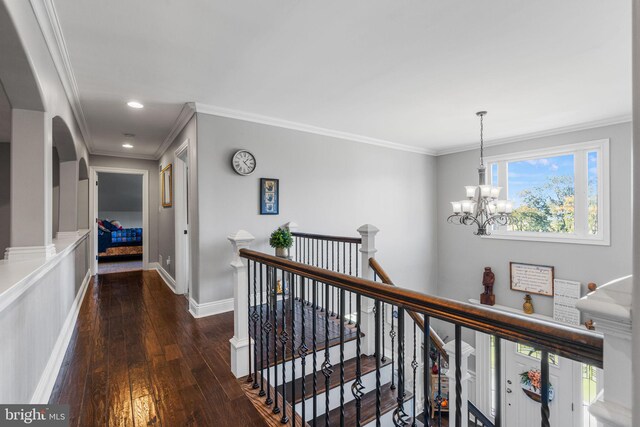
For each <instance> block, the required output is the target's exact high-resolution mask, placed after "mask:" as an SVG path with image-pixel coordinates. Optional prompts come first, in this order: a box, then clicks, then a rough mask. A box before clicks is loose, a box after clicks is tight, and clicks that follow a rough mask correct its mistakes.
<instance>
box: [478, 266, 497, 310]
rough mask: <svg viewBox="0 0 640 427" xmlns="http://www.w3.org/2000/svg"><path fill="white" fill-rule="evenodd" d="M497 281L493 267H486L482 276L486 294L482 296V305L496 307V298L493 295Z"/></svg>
mask: <svg viewBox="0 0 640 427" xmlns="http://www.w3.org/2000/svg"><path fill="white" fill-rule="evenodd" d="M495 281H496V275H495V274H493V271H491V267H485V268H484V273H483V274H482V286H484V292H483V293H481V294H480V303H481V304H485V305H494V304H495V303H496V296H495V295H494V293H493V284H494V283H495Z"/></svg>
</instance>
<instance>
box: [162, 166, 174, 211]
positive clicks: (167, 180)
mask: <svg viewBox="0 0 640 427" xmlns="http://www.w3.org/2000/svg"><path fill="white" fill-rule="evenodd" d="M171 166H172V165H171V163H169V164H168V165H167V166H165V167H164V169H162V172H160V187H161V190H160V191H161V192H162V207H163V208H170V207H171V206H173V173H172V168H171Z"/></svg>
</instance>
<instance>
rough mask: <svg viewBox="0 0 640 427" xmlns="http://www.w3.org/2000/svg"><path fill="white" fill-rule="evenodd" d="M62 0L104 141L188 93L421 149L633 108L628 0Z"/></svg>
mask: <svg viewBox="0 0 640 427" xmlns="http://www.w3.org/2000/svg"><path fill="white" fill-rule="evenodd" d="M53 1H54V4H55V7H56V9H57V15H58V19H59V23H60V28H61V30H62V33H63V35H64V40H65V41H66V48H67V49H68V53H69V58H70V62H71V66H72V70H73V72H74V74H75V79H76V81H77V85H78V89H79V94H80V104H81V107H82V109H83V111H84V115H85V117H86V120H87V123H88V127H89V129H90V134H91V140H92V141H91V145H92V150H94V151H99V152H111V153H123V152H124V149H123V148H121V144H122V142H123V137H122V134H123V133H134V134H136V135H137V136H136V138H135V142H134V145H135V149H134V150H133V153H134V154H135V155H140V156H154V155H156V154H157V153H156V151H157V149H158V147H159V146H160V145H161V144H162V142H163V141H164V139H165V138H166V137H167V135H168V134H169V132H170V130H171V128H172V126H173V124H174V122H175V121H176V118H177V117H178V115H179V113H180V110H181V108H182V105H183V103H185V102H197V103H202V104H206V105H209V106H214V107H215V109H219V108H222V109H229V110H235V111H237V112H241V113H240V115H242V114H254V115H261V116H267V117H270V118H274V119H280V120H286V121H289V122H296V123H299V124H302V125H308V126H315V127H319V128H324V129H328V130H333V131H339V132H346V133H351V134H355V135H360V136H362V137H366V138H374V139H378V140H383V141H389V142H393V143H397V144H404V145H409V146H412V147H416V148H417V149H419V150H423V151H426V152H437V151H442V150H445V151H446V150H450V149H452V148H454V147H459V146H466V145H468V144H469V143H474V142H475V141H477V138H478V122H477V118H476V116H475V114H474V113H475V112H476V111H477V110H480V109H486V110H488V111H489V115H488V117H487V118H486V132H487V137H488V139H490V140H491V139H494V140H495V139H501V138H509V137H513V136H517V135H523V134H530V133H535V132H541V131H545V130H549V129H555V128H562V127H571V126H576V125H582V124H589V123H594V122H598V123H607V122H616V121H622V120H627V119H628V118H629V117H630V114H631V2H630V1H628V0H620V1H607V2H605V1H602V0H563V1H561V2H559V1H557V0H542V1H541V0H538V1H514V0H493V1H477V0H455V1H446V2H445V1H436V0H428V1H427V0H408V1H392V0H388V1H380V0H375V1H372V0H352V1H348V2H345V1H341V0H328V1H315V2H312V1H308V2H300V1H294V0H286V1H285V0H270V1H264V0H245V1H223V0H215V1H213V0H197V1H195V0H191V1H185V2H177V1H164V2H162V1H161V2H158V1H157V0H136V1H125V0H117V1H108V2H105V1H96V0H92V1H81V2H77V1H71V2H70V1H61V0H53ZM130 99H136V100H139V101H141V102H142V103H144V104H145V108H144V109H142V110H132V109H130V108H128V107H127V106H126V105H125V102H126V101H128V100H130ZM127 153H129V152H127Z"/></svg>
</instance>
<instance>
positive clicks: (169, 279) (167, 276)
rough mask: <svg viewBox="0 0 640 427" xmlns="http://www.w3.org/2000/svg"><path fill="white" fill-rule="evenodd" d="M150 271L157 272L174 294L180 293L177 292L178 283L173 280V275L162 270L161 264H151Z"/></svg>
mask: <svg viewBox="0 0 640 427" xmlns="http://www.w3.org/2000/svg"><path fill="white" fill-rule="evenodd" d="M149 270H155V271H157V272H158V274H159V275H160V277H161V278H162V280H163V281H164V283H165V284H166V285H167V287H168V288H169V289H171V292H173V293H174V294H177V293H178V292H177V291H176V281H175V280H174V279H173V277H171V275H170V274H169V273H168V272H167V270H165V269H164V268H162V265H160V263H159V262H150V263H149Z"/></svg>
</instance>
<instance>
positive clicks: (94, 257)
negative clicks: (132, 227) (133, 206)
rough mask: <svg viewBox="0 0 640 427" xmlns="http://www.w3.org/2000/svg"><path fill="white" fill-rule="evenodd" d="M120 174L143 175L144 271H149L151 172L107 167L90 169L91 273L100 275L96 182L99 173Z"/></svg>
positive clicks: (91, 167) (92, 167)
mask: <svg viewBox="0 0 640 427" xmlns="http://www.w3.org/2000/svg"><path fill="white" fill-rule="evenodd" d="M99 172H104V173H120V174H129V175H142V269H143V270H148V269H149V171H148V170H146V169H128V168H111V167H105V166H90V167H89V180H90V181H89V222H90V227H91V230H90V235H91V259H90V263H91V271H92V273H93V274H97V273H98V239H97V233H98V225H97V221H96V219H97V218H98V192H97V191H96V187H97V186H96V182H97V180H98V173H99Z"/></svg>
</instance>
